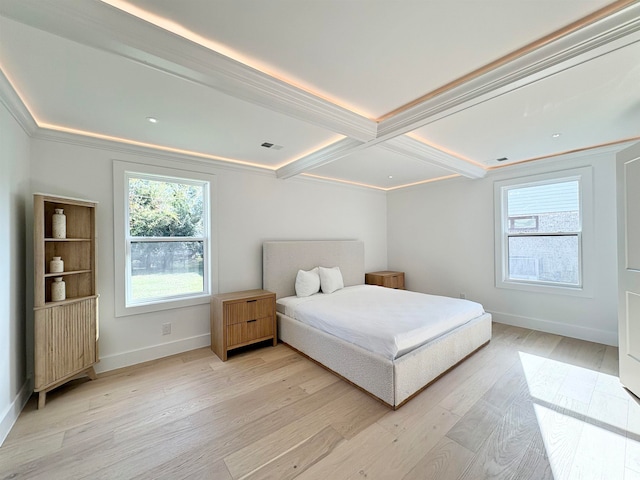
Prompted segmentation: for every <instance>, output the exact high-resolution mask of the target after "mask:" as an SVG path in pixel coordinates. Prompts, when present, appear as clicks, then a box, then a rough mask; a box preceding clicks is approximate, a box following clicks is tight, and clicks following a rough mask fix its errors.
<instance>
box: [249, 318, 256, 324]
mask: <svg viewBox="0 0 640 480" xmlns="http://www.w3.org/2000/svg"><path fill="white" fill-rule="evenodd" d="M257 321H258V319H257V318H254V319H253V320H247V323H253V322H257Z"/></svg>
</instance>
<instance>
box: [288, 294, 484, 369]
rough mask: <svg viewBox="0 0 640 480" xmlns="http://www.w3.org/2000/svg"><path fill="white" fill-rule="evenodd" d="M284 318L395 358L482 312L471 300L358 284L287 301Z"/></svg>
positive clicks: (291, 298)
mask: <svg viewBox="0 0 640 480" xmlns="http://www.w3.org/2000/svg"><path fill="white" fill-rule="evenodd" d="M277 309H278V311H279V312H280V313H284V314H285V315H287V316H289V317H291V318H294V319H296V320H299V321H301V322H303V323H306V324H308V325H311V326H313V327H315V328H318V329H320V330H323V331H325V332H327V333H329V334H331V335H335V336H337V337H340V338H342V339H344V340H346V341H348V342H351V343H354V344H356V345H358V346H360V347H362V348H365V349H367V350H369V351H371V352H375V353H378V354H380V355H383V356H384V357H386V358H389V359H394V358H397V357H400V356H402V355H404V354H405V353H407V352H410V351H411V350H413V349H415V348H416V347H419V346H420V345H423V344H425V343H427V342H429V341H430V340H433V339H434V338H436V337H438V336H440V335H443V334H445V333H447V332H449V331H451V330H453V329H454V328H457V327H459V326H460V325H463V324H465V323H467V322H468V321H470V320H472V319H474V318H476V317H479V316H480V315H482V314H483V313H484V309H483V307H482V305H480V304H479V303H476V302H471V301H469V300H460V299H457V298H450V297H441V296H436V295H427V294H423V293H416V292H409V291H406V290H394V289H391V288H385V287H379V286H374V285H356V286H352V287H346V288H343V289H342V290H338V291H337V292H334V293H332V294H328V295H327V294H322V293H318V294H315V295H311V296H310V297H284V298H280V299H278V300H277Z"/></svg>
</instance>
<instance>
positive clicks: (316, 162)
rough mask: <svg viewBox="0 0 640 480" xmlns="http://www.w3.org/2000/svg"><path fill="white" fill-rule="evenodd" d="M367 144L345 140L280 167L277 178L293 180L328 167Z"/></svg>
mask: <svg viewBox="0 0 640 480" xmlns="http://www.w3.org/2000/svg"><path fill="white" fill-rule="evenodd" d="M365 146H366V144H364V143H363V142H361V141H359V140H355V139H353V138H343V139H342V140H338V141H337V142H335V143H332V144H331V145H329V146H327V147H324V148H321V149H320V150H316V151H315V152H313V153H310V154H309V155H306V156H304V157H301V158H299V159H297V160H294V161H293V162H291V163H288V164H287V165H285V166H284V167H280V168H279V169H277V170H276V176H277V177H278V178H282V179H285V178H291V177H293V176H294V175H298V174H300V173H304V172H307V171H309V170H311V169H313V168H317V167H320V166H322V165H326V164H327V163H330V162H333V161H334V160H338V159H339V158H342V157H346V156H347V155H350V154H351V153H353V152H356V151H358V150H361V149H362V148H364V147H365Z"/></svg>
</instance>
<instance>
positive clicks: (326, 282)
mask: <svg viewBox="0 0 640 480" xmlns="http://www.w3.org/2000/svg"><path fill="white" fill-rule="evenodd" d="M319 268H320V287H321V288H322V293H333V292H335V291H336V290H340V289H341V288H344V280H342V272H341V271H340V267H332V268H325V267H319Z"/></svg>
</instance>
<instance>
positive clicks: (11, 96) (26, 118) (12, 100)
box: [0, 68, 38, 137]
mask: <svg viewBox="0 0 640 480" xmlns="http://www.w3.org/2000/svg"><path fill="white" fill-rule="evenodd" d="M0 103H2V104H3V105H4V106H5V107H6V108H7V110H8V111H9V113H10V114H11V116H13V118H15V119H16V122H18V125H20V126H21V127H22V129H23V130H24V131H25V133H26V134H27V135H28V136H30V137H31V136H33V135H34V134H35V132H36V131H37V130H38V124H37V123H36V121H35V119H34V118H33V116H32V115H31V112H29V110H28V109H27V107H26V106H25V104H24V102H23V101H22V99H21V98H20V96H19V95H18V93H17V92H16V91H15V89H14V88H13V85H11V82H10V81H9V79H8V78H7V77H6V75H5V73H4V72H3V71H2V69H1V68H0Z"/></svg>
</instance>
